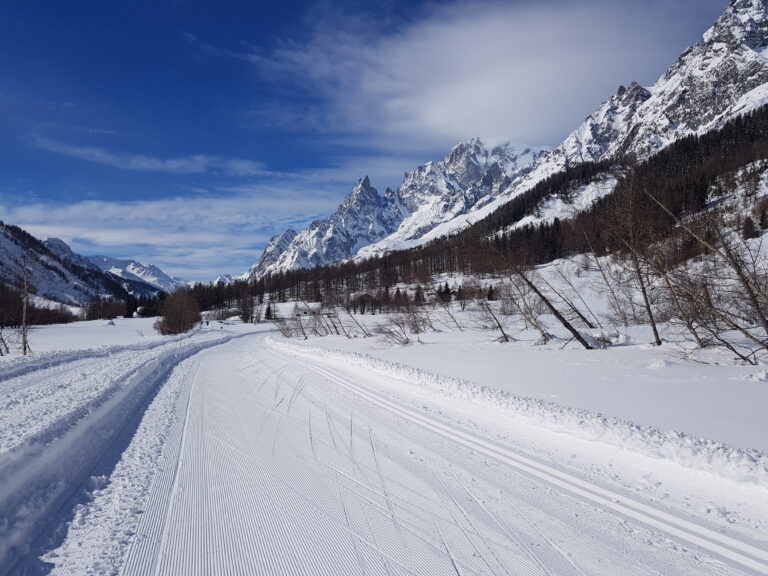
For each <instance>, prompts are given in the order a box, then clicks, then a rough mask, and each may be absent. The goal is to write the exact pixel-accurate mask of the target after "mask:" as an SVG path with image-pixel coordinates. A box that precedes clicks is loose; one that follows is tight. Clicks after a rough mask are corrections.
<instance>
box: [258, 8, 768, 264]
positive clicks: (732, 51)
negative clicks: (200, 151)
mask: <svg viewBox="0 0 768 576" xmlns="http://www.w3.org/2000/svg"><path fill="white" fill-rule="evenodd" d="M765 103H768V0H733V1H732V2H731V3H730V4H729V5H728V7H727V8H726V9H725V11H724V12H723V14H722V15H721V16H720V18H718V20H717V22H716V23H715V25H714V26H713V27H712V28H710V29H709V30H708V31H707V32H706V33H705V34H704V36H703V38H702V40H701V41H700V42H698V43H697V44H695V45H694V46H692V47H690V48H688V49H687V50H686V51H685V52H683V53H682V54H681V55H680V56H679V57H678V58H677V60H676V61H675V62H674V63H673V64H672V66H671V67H670V68H669V69H668V70H667V71H666V72H665V73H664V74H663V75H662V76H661V77H660V78H659V79H658V80H657V81H656V83H655V84H654V85H653V86H650V87H642V86H640V85H639V84H637V83H634V82H633V83H631V84H630V85H629V87H628V88H626V87H624V86H621V87H619V89H618V91H617V92H616V93H615V94H614V95H613V96H611V97H610V98H609V99H608V100H606V101H605V102H604V103H603V104H602V105H601V106H599V107H598V108H597V110H595V112H593V113H592V114H590V115H589V116H588V117H587V118H586V120H585V121H584V122H583V123H582V124H581V126H579V127H578V128H577V129H576V130H574V131H573V132H571V134H569V135H568V137H567V138H566V139H565V140H564V141H563V142H562V143H561V144H560V145H558V146H557V147H555V148H554V149H552V150H550V151H542V150H536V149H529V148H524V147H523V148H519V147H515V146H510V145H506V146H499V147H495V148H493V149H490V150H489V149H488V148H486V147H485V146H483V144H482V143H481V142H480V141H479V140H469V141H466V142H462V143H460V144H458V145H457V146H455V147H454V149H453V150H452V151H451V152H450V154H448V156H446V157H445V158H444V159H443V160H441V161H440V162H435V163H429V164H427V165H425V166H421V167H419V168H417V169H416V170H414V171H412V172H408V173H407V174H406V176H405V179H404V180H403V183H402V184H401V185H400V186H399V187H398V189H397V190H396V191H389V190H388V191H387V192H386V193H385V194H384V196H380V195H378V194H370V193H368V194H363V195H360V194H357V196H358V198H357V199H356V200H355V201H354V202H353V203H354V204H355V207H356V210H355V212H354V213H353V214H352V215H350V217H346V218H343V217H340V213H342V209H343V208H344V206H345V205H347V204H348V202H350V201H351V199H352V198H353V196H355V191H353V193H352V194H351V195H350V196H349V197H348V198H347V200H345V203H344V204H343V205H342V207H340V208H339V211H337V213H336V214H334V215H333V216H331V218H329V219H328V220H321V221H317V222H313V223H312V224H311V225H310V227H309V228H307V229H306V230H303V231H301V232H299V233H298V234H297V233H295V232H293V231H288V232H286V233H285V234H283V235H280V236H276V237H275V238H273V239H272V242H270V245H269V246H268V247H267V250H265V252H264V255H263V256H262V259H261V261H260V262H259V263H258V264H257V265H255V266H254V267H253V268H252V269H251V271H250V275H251V277H258V276H261V275H263V274H265V273H267V272H275V271H280V270H292V269H298V268H305V267H310V266H315V265H322V264H327V263H329V262H332V261H335V260H339V259H344V258H349V257H351V256H354V255H358V256H361V257H363V256H371V255H374V254H377V253H382V252H386V251H389V250H393V249H401V248H409V247H412V246H416V245H419V244H421V243H424V242H427V241H429V240H432V239H434V238H436V237H439V236H441V235H444V234H449V233H451V232H454V231H456V230H458V229H461V228H463V227H465V226H467V225H469V224H471V223H472V222H473V221H476V220H478V219H480V218H482V217H484V216H486V215H488V214H490V213H491V212H493V211H494V210H495V209H497V208H498V207H499V206H501V205H502V204H504V203H505V202H507V201H509V200H510V199H511V198H513V197H515V196H517V195H519V194H521V193H523V192H525V191H526V190H529V189H530V188H532V187H533V186H534V185H536V184H537V183H539V182H541V181H542V180H544V179H545V178H547V177H548V176H551V175H553V174H555V173H557V172H560V171H562V170H564V169H565V168H567V167H569V166H574V165H576V164H579V163H582V162H587V161H591V162H594V161H599V160H605V159H609V158H615V157H619V156H621V155H624V154H628V153H631V154H635V155H636V156H637V157H638V158H639V159H643V158H647V157H648V156H650V155H652V154H653V153H655V152H657V151H659V150H661V149H662V148H664V147H665V146H667V145H669V144H670V143H672V142H674V141H676V140H679V139H680V138H683V137H685V136H688V135H691V134H703V133H705V132H707V131H709V130H712V129H715V128H718V127H720V126H722V125H723V124H725V123H726V122H727V121H728V120H730V119H732V118H734V117H735V116H737V115H739V114H742V113H745V112H748V111H750V110H753V109H755V108H757V107H759V106H761V105H763V104H765ZM361 182H362V181H361ZM605 182H606V179H605V178H602V179H601V186H602V188H601V194H602V195H604V194H606V193H610V190H607V189H606V188H605V186H604V185H605ZM368 186H369V185H368ZM359 187H360V184H358V187H356V189H355V190H357V188H359ZM587 193H589V194H593V193H594V190H592V189H591V188H590V187H586V188H585V194H587ZM581 200H584V199H580V198H575V199H574V203H573V205H572V206H567V207H564V209H565V210H566V211H569V212H572V211H573V208H574V206H576V207H577V208H578V207H579V206H583V207H587V206H588V203H587V202H581ZM357 214H360V215H363V218H364V219H363V220H360V221H358V220H357V219H356V218H355V216H356V215H357ZM566 215H567V212H566V213H564V214H555V213H554V212H553V216H552V217H554V216H559V217H563V216H566ZM366 218H367V219H366ZM331 221H333V223H332V225H331ZM366 226H368V227H371V228H372V229H373V230H375V232H376V233H372V234H367V235H365V234H360V233H359V231H360V230H361V229H365V228H366ZM379 235H380V236H379ZM377 236H379V237H377Z"/></svg>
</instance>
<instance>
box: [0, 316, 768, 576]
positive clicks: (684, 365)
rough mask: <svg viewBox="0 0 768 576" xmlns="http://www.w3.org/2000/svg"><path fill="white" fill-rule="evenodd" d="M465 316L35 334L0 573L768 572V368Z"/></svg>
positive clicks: (22, 373) (19, 366)
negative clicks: (580, 342)
mask: <svg viewBox="0 0 768 576" xmlns="http://www.w3.org/2000/svg"><path fill="white" fill-rule="evenodd" d="M456 317H457V319H458V320H459V322H460V323H461V324H462V326H463V327H464V330H463V331H459V330H458V329H456V328H455V326H454V328H451V327H450V321H449V319H448V318H447V317H445V316H443V317H440V313H439V312H435V319H434V323H435V325H436V328H438V331H436V332H430V333H426V334H422V335H421V336H420V338H421V342H420V343H419V342H414V343H413V344H411V345H409V346H404V347H395V346H391V345H389V344H386V343H384V342H383V341H382V340H381V339H380V338H365V339H363V338H360V339H352V340H347V339H345V338H342V337H336V336H334V337H327V338H311V339H310V340H307V341H303V340H297V339H291V340H286V339H284V338H282V337H281V336H280V335H279V333H278V332H276V331H274V330H273V329H272V326H271V325H270V324H263V325H259V326H255V327H254V326H244V325H242V324H237V323H232V324H218V323H211V325H210V326H209V327H207V328H206V329H203V330H202V331H198V332H196V333H194V334H192V335H190V336H188V337H185V338H183V339H179V338H161V337H157V336H154V335H153V334H152V332H151V330H150V329H148V326H145V327H144V328H141V327H139V326H140V325H141V322H145V323H146V321H140V320H136V321H133V320H131V321H116V325H115V326H104V325H103V323H83V325H71V326H68V327H51V328H50V329H47V330H48V331H47V332H46V331H38V332H36V333H35V336H36V340H33V344H34V343H35V341H36V342H37V345H38V346H39V347H40V348H39V349H40V351H41V353H39V354H36V355H35V356H33V357H32V358H31V359H27V360H18V359H11V360H7V359H6V360H4V363H3V364H0V392H2V398H3V400H2V402H3V404H2V408H0V558H2V559H0V566H2V567H3V569H0V574H15V573H23V571H26V573H30V574H41V573H47V572H50V571H52V573H54V574H77V575H81V574H185V575H186V574H214V573H215V574H262V573H264V574H387V575H394V574H462V575H463V574H497V575H501V574H542V575H546V574H549V575H558V576H560V575H568V574H574V575H578V574H582V575H583V574H604V575H611V576H613V575H616V574H627V575H630V574H638V575H639V574H643V575H646V574H659V575H662V574H663V575H668V574H675V575H689V574H690V575H708V574H713V575H714V574H768V552H766V550H767V549H768V457H767V456H766V453H765V451H766V450H767V449H768V433H766V430H765V428H766V427H765V424H764V418H761V413H764V410H765V406H766V405H768V402H766V401H767V400H768V382H766V373H765V367H760V366H757V367H745V366H738V365H736V364H735V363H734V362H733V361H732V359H730V358H728V357H727V355H725V354H724V353H721V352H717V351H712V352H707V353H706V354H703V353H700V354H699V355H697V356H696V358H695V360H691V359H689V358H684V352H685V346H684V345H683V343H675V342H666V343H665V345H664V346H663V347H661V348H655V347H650V346H648V345H646V344H644V342H647V341H648V340H649V337H648V336H649V335H648V334H646V333H644V332H643V330H642V328H635V329H630V330H628V331H627V336H628V338H624V339H623V342H624V345H622V346H615V347H611V348H609V349H607V350H597V351H585V350H581V349H578V348H576V347H575V346H574V344H573V343H570V344H567V345H565V344H566V340H565V339H555V340H552V341H551V342H550V343H549V344H547V345H546V346H543V347H542V346H532V343H533V341H534V340H535V337H534V336H532V335H531V334H530V333H528V332H517V333H516V336H517V337H518V338H519V340H518V341H517V342H514V343H508V344H499V343H496V342H493V335H492V334H491V333H489V332H487V331H483V330H480V329H478V327H477V323H476V322H475V321H474V320H473V317H472V314H471V313H470V312H469V311H467V312H459V311H457V312H456ZM381 319H382V318H381V317H379V316H376V317H374V316H367V317H366V321H368V322H371V324H374V323H377V322H380V321H381ZM121 322H123V323H122V324H121ZM109 330H112V332H110V331H109ZM139 332H143V334H144V335H143V336H141V335H140V334H139ZM553 332H557V331H556V330H553ZM100 334H101V335H102V337H101V338H98V335H100ZM105 334H111V335H112V337H114V338H115V340H114V341H111V340H110V339H109V337H108V336H103V335H105ZM76 335H77V336H76ZM556 335H557V334H556ZM46 338H48V340H47V341H46ZM90 338H94V340H91V341H90V342H89V341H88V339H90ZM96 344H98V345H99V346H100V347H99V348H94V345H96ZM564 345H565V346H564ZM67 348H69V349H70V351H66V350H67ZM561 348H563V349H561ZM72 349H74V351H72ZM43 350H46V352H43ZM54 350H59V351H57V352H56V351H54ZM57 359H58V360H59V361H57ZM44 360H45V361H44ZM25 367H26V368H25ZM38 557H42V560H36V558H38Z"/></svg>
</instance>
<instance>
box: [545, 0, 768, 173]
mask: <svg viewBox="0 0 768 576" xmlns="http://www.w3.org/2000/svg"><path fill="white" fill-rule="evenodd" d="M767 44H768V2H766V0H736V1H734V2H731V4H730V5H729V6H728V7H727V8H726V10H725V12H724V13H723V14H722V16H720V18H718V20H717V22H716V23H715V25H714V26H713V27H712V28H710V29H709V30H708V31H707V32H706V33H705V34H704V37H703V38H702V40H701V41H700V42H699V43H697V44H695V45H694V46H692V47H691V48H689V49H687V50H686V51H685V52H683V54H681V55H680V56H679V57H678V59H677V60H676V61H675V63H674V64H673V65H672V66H671V67H670V68H669V70H667V71H666V72H665V73H664V74H663V75H662V76H661V78H659V79H658V81H657V82H656V83H655V84H654V85H653V86H652V87H651V88H650V89H645V88H642V87H641V86H638V85H637V84H635V83H633V84H632V85H631V86H630V88H628V89H625V88H623V87H621V88H619V91H618V92H617V93H616V94H615V95H614V96H612V97H611V98H610V99H608V100H607V101H606V102H605V103H604V104H603V105H602V106H600V108H598V109H597V110H596V111H595V112H594V113H593V114H591V115H590V116H589V117H588V118H587V119H586V121H585V122H584V124H582V125H581V126H580V127H579V128H578V129H577V130H575V131H574V132H573V133H571V134H570V135H569V136H568V138H566V140H565V141H564V142H563V143H562V144H561V145H560V146H558V147H557V149H556V151H555V152H559V153H561V154H563V155H564V157H565V158H566V159H567V161H569V162H571V163H572V162H581V161H588V160H599V159H601V158H604V157H606V156H614V155H617V154H623V153H626V152H631V153H635V154H637V155H638V156H639V157H641V158H642V157H646V156H648V155H649V154H652V153H653V152H656V151H658V150H659V149H661V148H663V147H664V146H666V145H668V144H670V143H671V142H674V141H675V140H678V139H680V138H681V137H684V136H687V135H689V134H702V133H704V132H707V131H708V130H711V129H713V128H717V127H718V126H720V125H722V124H723V123H724V122H726V121H727V120H729V119H730V118H732V117H733V116H735V115H736V114H739V113H742V112H744V111H746V110H747V109H749V108H750V107H751V108H754V107H755V106H756V105H759V104H761V103H764V102H765V98H764V97H760V94H757V93H755V92H753V91H755V90H756V89H759V88H761V87H764V85H765V84H766V83H767V82H768V60H766V57H765V55H764V54H765V49H766V45H767ZM758 91H759V90H758ZM759 92H761V91H759Z"/></svg>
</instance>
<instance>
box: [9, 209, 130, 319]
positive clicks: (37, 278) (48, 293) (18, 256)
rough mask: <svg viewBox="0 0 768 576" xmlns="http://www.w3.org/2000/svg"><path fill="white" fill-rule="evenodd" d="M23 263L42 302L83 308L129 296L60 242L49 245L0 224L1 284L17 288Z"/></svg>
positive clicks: (25, 233) (22, 231) (15, 228)
mask: <svg viewBox="0 0 768 576" xmlns="http://www.w3.org/2000/svg"><path fill="white" fill-rule="evenodd" d="M24 262H26V266H27V269H28V271H29V274H28V282H29V286H30V288H31V291H32V292H33V293H34V294H36V295H37V296H39V297H41V298H45V299H48V300H53V301H56V302H63V303H65V304H82V303H84V302H90V301H92V300H95V299H97V298H100V297H106V296H116V297H125V295H126V294H125V292H124V291H123V289H122V287H121V286H120V285H118V284H117V283H115V282H114V280H113V279H111V278H109V277H108V276H106V275H105V274H104V273H102V272H101V271H100V270H98V269H96V268H95V267H93V266H92V265H90V264H89V263H88V262H85V261H84V259H83V257H82V256H79V255H77V254H74V253H73V252H72V251H71V250H70V249H69V246H67V245H66V244H65V243H64V242H62V241H61V240H54V241H52V242H51V243H50V245H48V244H46V243H43V242H41V241H40V240H38V239H37V238H35V237H34V236H32V235H30V234H28V233H27V232H25V231H24V230H22V229H21V228H18V227H16V226H11V225H7V224H3V223H2V222H0V281H2V282H5V283H7V284H9V285H12V286H18V285H19V284H20V282H21V278H22V267H23V263H24Z"/></svg>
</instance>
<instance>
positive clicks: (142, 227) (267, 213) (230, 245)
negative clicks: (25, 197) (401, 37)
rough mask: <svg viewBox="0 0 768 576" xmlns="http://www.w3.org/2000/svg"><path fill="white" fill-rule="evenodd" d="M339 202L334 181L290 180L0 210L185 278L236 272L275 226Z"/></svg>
mask: <svg viewBox="0 0 768 576" xmlns="http://www.w3.org/2000/svg"><path fill="white" fill-rule="evenodd" d="M339 202H340V198H339V194H338V191H337V189H336V187H335V186H329V187H325V186H320V187H317V188H315V189H314V190H313V193H312V194H311V195H310V194H307V193H305V192H304V191H303V190H302V188H301V187H298V186H295V185H294V183H287V182H283V181H281V182H273V183H266V184H263V185H260V186H255V185H254V186H250V187H242V188H240V189H229V190H219V191H218V193H217V194H215V195H214V194H198V195H195V196H189V197H178V198H169V199H158V200H142V201H122V202H121V201H104V200H93V201H81V202H76V203H72V204H55V203H50V202H32V203H27V204H18V202H17V201H16V199H14V201H9V202H7V203H6V202H3V201H2V199H0V214H2V215H3V219H4V220H6V221H7V222H12V223H13V224H15V225H18V226H20V227H22V228H24V229H25V230H27V231H28V232H30V233H31V234H33V235H35V236H37V237H39V238H47V237H58V238H61V239H62V240H64V241H65V242H67V243H68V244H70V245H71V246H72V248H73V249H74V250H75V251H77V252H80V253H82V254H86V255H90V254H96V253H102V254H106V255H108V256H113V257H118V258H132V259H136V260H139V261H141V262H144V263H145V264H146V263H153V264H156V265H158V266H160V267H161V268H162V269H163V270H165V271H166V272H168V273H170V274H173V275H175V276H180V277H183V278H187V279H192V280H203V281H209V280H212V279H213V278H215V277H216V275H218V274H220V273H223V272H228V273H241V272H243V271H245V270H246V269H247V268H248V267H249V266H251V265H252V264H254V263H255V262H256V261H257V260H258V258H259V256H260V254H261V249H262V248H263V247H264V245H265V244H266V242H267V241H268V240H269V238H270V237H271V236H272V235H273V234H274V233H275V230H279V231H282V230H285V229H286V228H289V227H293V228H301V227H303V226H306V225H307V224H308V222H309V220H311V219H314V218H318V217H322V216H325V215H327V214H328V213H330V212H331V211H332V210H333V209H334V208H335V206H336V205H337V204H338V203H339Z"/></svg>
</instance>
